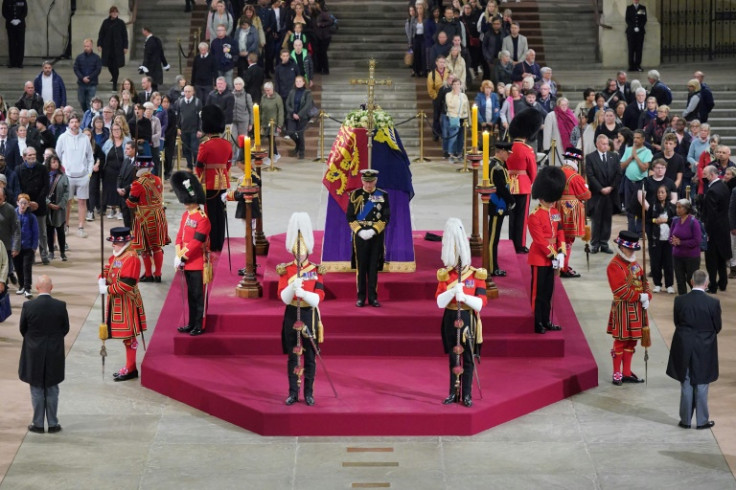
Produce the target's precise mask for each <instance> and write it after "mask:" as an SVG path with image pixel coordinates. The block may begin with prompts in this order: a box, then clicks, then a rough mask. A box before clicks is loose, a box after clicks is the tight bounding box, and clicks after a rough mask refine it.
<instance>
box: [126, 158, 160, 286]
mask: <svg viewBox="0 0 736 490" xmlns="http://www.w3.org/2000/svg"><path fill="white" fill-rule="evenodd" d="M134 163H135V167H136V177H137V179H136V180H135V181H133V183H132V184H131V186H130V194H129V195H128V198H127V199H126V200H125V204H126V205H127V206H128V208H130V210H131V213H132V214H133V219H132V221H133V243H131V244H130V248H131V250H135V251H136V252H139V253H140V254H141V257H142V258H143V268H144V273H143V275H142V276H141V278H140V282H161V268H162V266H163V263H164V251H163V247H164V246H166V245H168V244H169V243H171V239H169V225H168V222H167V221H166V212H165V211H164V198H163V192H164V186H163V184H162V183H161V179H160V178H159V177H158V176H156V175H153V173H151V171H152V170H153V165H154V162H153V158H152V157H150V156H148V155H138V156H137V157H136V159H135V162H134ZM152 263H153V265H154V266H155V268H156V269H155V270H152Z"/></svg>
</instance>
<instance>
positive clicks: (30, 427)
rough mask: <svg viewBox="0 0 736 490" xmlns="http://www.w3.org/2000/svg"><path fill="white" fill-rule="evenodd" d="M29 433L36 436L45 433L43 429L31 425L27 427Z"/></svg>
mask: <svg viewBox="0 0 736 490" xmlns="http://www.w3.org/2000/svg"><path fill="white" fill-rule="evenodd" d="M28 431H29V432H35V433H36V434H43V433H44V432H45V431H44V430H43V427H36V426H35V425H33V424H31V425H29V426H28Z"/></svg>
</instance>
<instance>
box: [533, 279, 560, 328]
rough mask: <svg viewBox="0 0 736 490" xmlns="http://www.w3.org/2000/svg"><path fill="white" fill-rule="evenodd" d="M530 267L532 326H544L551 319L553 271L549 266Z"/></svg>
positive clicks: (553, 286) (553, 284)
mask: <svg viewBox="0 0 736 490" xmlns="http://www.w3.org/2000/svg"><path fill="white" fill-rule="evenodd" d="M531 267H532V294H531V297H532V308H533V309H534V324H535V325H544V326H546V325H547V324H548V323H549V322H550V321H552V319H551V318H550V314H551V312H552V293H553V292H554V290H555V270H554V269H553V268H552V266H551V265H545V266H540V265H533V266H531Z"/></svg>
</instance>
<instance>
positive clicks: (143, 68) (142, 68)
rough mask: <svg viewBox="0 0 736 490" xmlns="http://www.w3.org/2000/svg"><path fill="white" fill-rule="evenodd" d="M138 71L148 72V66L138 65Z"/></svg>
mask: <svg viewBox="0 0 736 490" xmlns="http://www.w3.org/2000/svg"><path fill="white" fill-rule="evenodd" d="M138 71H139V72H142V73H148V68H146V67H145V66H143V65H141V66H139V67H138Z"/></svg>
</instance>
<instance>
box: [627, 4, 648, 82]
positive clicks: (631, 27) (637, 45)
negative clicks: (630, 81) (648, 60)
mask: <svg viewBox="0 0 736 490" xmlns="http://www.w3.org/2000/svg"><path fill="white" fill-rule="evenodd" d="M646 24H647V8H646V7H645V6H644V5H640V4H639V0H634V1H633V3H632V4H631V5H629V6H628V7H626V41H627V42H628V44H629V71H634V70H636V71H642V69H641V52H642V49H643V48H644V34H646V31H645V29H644V26H645V25H646Z"/></svg>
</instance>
